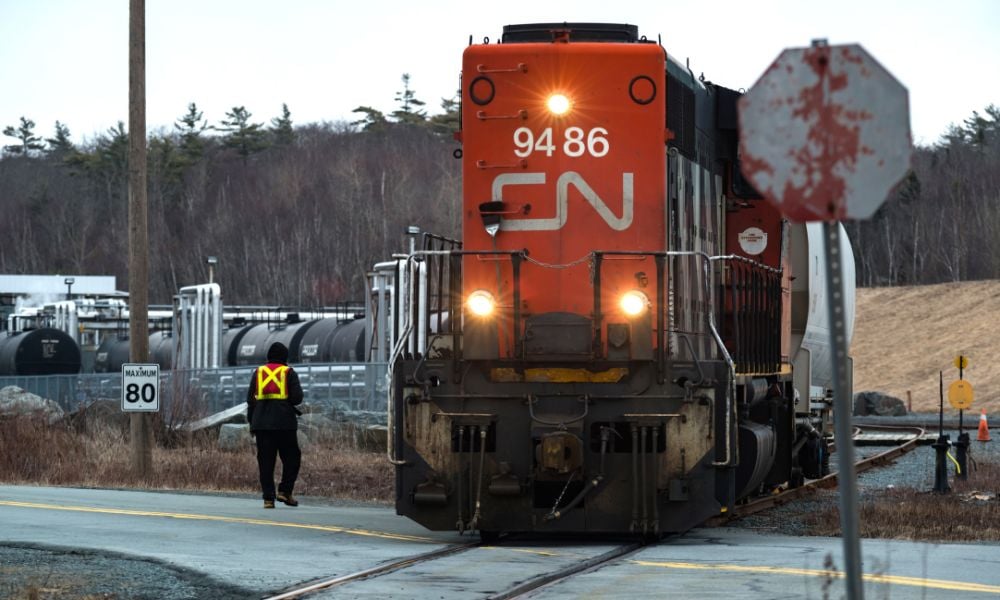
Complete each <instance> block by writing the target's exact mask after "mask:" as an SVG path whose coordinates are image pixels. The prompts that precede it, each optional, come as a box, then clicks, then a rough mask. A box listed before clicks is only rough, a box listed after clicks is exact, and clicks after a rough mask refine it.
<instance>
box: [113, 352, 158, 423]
mask: <svg viewBox="0 0 1000 600" xmlns="http://www.w3.org/2000/svg"><path fill="white" fill-rule="evenodd" d="M122 410H123V411H125V412H131V411H139V412H157V411H159V410H160V365H158V364H156V363H153V364H142V363H126V364H124V365H122Z"/></svg>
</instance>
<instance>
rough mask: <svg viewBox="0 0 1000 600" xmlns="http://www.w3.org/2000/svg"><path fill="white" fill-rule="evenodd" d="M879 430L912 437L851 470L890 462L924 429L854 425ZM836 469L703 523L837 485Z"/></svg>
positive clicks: (743, 514) (737, 516)
mask: <svg viewBox="0 0 1000 600" xmlns="http://www.w3.org/2000/svg"><path fill="white" fill-rule="evenodd" d="M872 429H875V430H881V431H898V432H904V431H909V432H911V433H912V437H911V438H910V439H908V440H906V441H905V442H903V443H902V444H900V445H898V446H895V447H893V448H890V449H889V450H886V451H885V452H881V453H879V454H875V455H873V456H869V457H867V458H864V459H862V460H859V461H857V462H856V463H855V467H854V468H855V473H861V472H863V471H867V470H868V469H872V468H874V467H879V466H882V465H885V464H887V463H890V462H892V461H893V460H895V459H896V458H898V457H900V456H902V455H903V454H906V453H907V452H909V451H911V450H913V449H914V448H916V447H917V443H918V442H919V441H920V438H922V437H923V436H924V434H925V433H926V430H925V429H924V428H922V427H917V426H912V425H911V426H906V425H862V426H858V427H856V431H857V432H863V431H865V430H872ZM837 475H838V474H837V472H836V471H834V472H833V473H830V474H829V475H826V476H824V477H820V478H819V479H813V480H812V481H809V482H806V483H805V484H803V485H801V486H799V487H797V488H792V489H788V490H785V491H783V492H781V493H780V494H774V495H771V496H766V497H764V498H758V499H755V500H751V501H750V502H747V503H746V504H739V505H737V506H736V507H734V508H733V510H731V511H729V512H727V513H726V514H723V515H719V516H716V517H712V518H711V519H709V520H708V521H706V522H705V526H707V527H719V526H722V525H725V524H727V523H731V522H732V521H735V520H737V519H740V518H742V517H746V516H749V515H752V514H754V513H758V512H761V511H763V510H767V509H769V508H773V507H775V506H782V505H784V504H787V503H789V502H791V501H793V500H796V499H798V498H800V497H802V496H804V495H805V494H807V493H812V492H813V491H815V490H816V489H820V488H823V489H826V488H831V487H834V486H836V485H837Z"/></svg>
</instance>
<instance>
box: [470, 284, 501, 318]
mask: <svg viewBox="0 0 1000 600" xmlns="http://www.w3.org/2000/svg"><path fill="white" fill-rule="evenodd" d="M465 305H466V306H468V307H469V311H470V312H471V313H472V314H474V315H476V316H477V317H488V316H490V315H492V314H493V310H494V309H495V308H496V301H495V300H494V299H493V294H491V293H489V292H487V291H486V290H476V291H474V292H472V293H471V294H469V298H468V300H466V302H465Z"/></svg>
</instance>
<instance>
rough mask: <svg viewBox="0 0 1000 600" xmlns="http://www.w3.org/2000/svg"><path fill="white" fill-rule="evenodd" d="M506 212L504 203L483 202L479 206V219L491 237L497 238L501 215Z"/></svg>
mask: <svg viewBox="0 0 1000 600" xmlns="http://www.w3.org/2000/svg"><path fill="white" fill-rule="evenodd" d="M503 211H504V204H503V202H497V201H495V200H494V201H492V202H483V203H482V204H480V205H479V217H480V218H481V219H482V220H483V229H485V230H486V233H487V234H489V236H490V237H496V236H497V232H498V231H500V215H501V213H503Z"/></svg>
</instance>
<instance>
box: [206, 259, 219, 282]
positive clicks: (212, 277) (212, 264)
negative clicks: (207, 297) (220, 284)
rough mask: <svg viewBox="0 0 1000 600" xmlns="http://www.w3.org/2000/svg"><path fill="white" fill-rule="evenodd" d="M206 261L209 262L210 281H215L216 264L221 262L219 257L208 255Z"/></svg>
mask: <svg viewBox="0 0 1000 600" xmlns="http://www.w3.org/2000/svg"><path fill="white" fill-rule="evenodd" d="M205 263H206V264H208V282H209V283H215V265H217V264H219V259H218V258H217V257H215V256H206V257H205Z"/></svg>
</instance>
